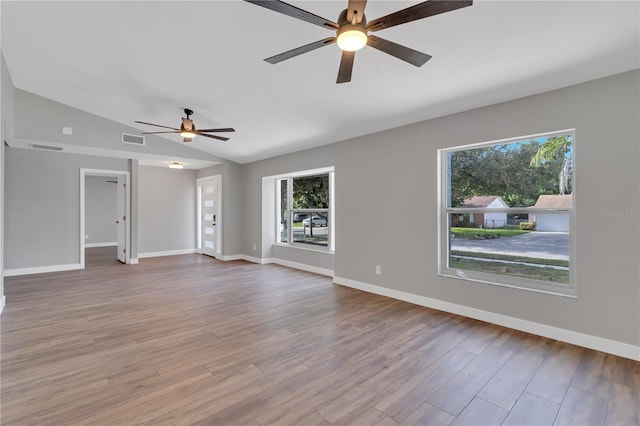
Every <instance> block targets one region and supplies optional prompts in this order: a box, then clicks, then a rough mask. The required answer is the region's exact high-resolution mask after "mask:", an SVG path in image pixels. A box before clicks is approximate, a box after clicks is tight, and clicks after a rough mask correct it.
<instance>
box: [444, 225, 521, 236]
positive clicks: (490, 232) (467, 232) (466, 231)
mask: <svg viewBox="0 0 640 426" xmlns="http://www.w3.org/2000/svg"><path fill="white" fill-rule="evenodd" d="M529 232H531V231H521V230H519V229H480V228H456V227H452V228H451V233H452V234H453V235H455V237H456V238H475V237H476V236H477V235H480V236H485V235H486V236H494V237H497V236H498V235H499V236H500V238H509V237H515V236H516V235H522V234H528V233H529Z"/></svg>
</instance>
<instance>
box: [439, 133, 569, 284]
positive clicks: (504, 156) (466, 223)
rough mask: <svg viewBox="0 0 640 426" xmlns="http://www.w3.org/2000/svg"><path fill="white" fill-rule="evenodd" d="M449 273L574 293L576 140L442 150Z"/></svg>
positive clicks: (563, 137)
mask: <svg viewBox="0 0 640 426" xmlns="http://www.w3.org/2000/svg"><path fill="white" fill-rule="evenodd" d="M441 161H442V162H443V163H444V167H443V168H442V170H443V176H442V177H441V178H442V181H443V182H444V185H443V190H442V196H443V200H442V202H441V205H442V206H443V211H442V226H441V232H443V233H445V235H443V236H442V237H443V238H441V241H444V242H445V243H446V247H443V250H441V253H443V258H442V259H441V260H440V262H441V270H442V272H444V273H445V274H451V275H455V276H457V277H461V278H471V279H477V280H482V281H489V282H494V283H498V284H507V285H516V286H523V287H531V288H545V289H546V288H549V287H566V288H568V287H570V284H571V280H570V272H571V271H570V264H571V244H570V242H571V217H572V214H573V205H574V204H573V194H572V193H573V185H574V182H573V133H572V132H566V133H560V134H553V135H550V136H544V137H533V138H523V139H519V140H512V141H508V142H505V143H489V144H480V145H475V146H466V147H463V148H453V149H449V150H442V151H441Z"/></svg>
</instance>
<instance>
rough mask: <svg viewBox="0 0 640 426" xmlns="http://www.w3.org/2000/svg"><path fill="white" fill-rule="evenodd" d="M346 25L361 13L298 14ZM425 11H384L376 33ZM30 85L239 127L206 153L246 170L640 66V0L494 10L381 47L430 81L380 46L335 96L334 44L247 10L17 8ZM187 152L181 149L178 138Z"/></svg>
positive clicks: (8, 28) (324, 8)
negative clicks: (396, 15)
mask: <svg viewBox="0 0 640 426" xmlns="http://www.w3.org/2000/svg"><path fill="white" fill-rule="evenodd" d="M291 3H292V4H294V5H296V6H298V7H301V8H304V9H307V10H309V11H311V12H312V13H315V14H317V15H320V16H322V17H325V18H327V19H330V20H333V21H335V20H337V17H338V14H339V12H340V11H341V10H342V9H344V8H345V7H346V3H347V1H346V0H344V1H291ZM416 3H419V2H418V1H372V0H370V1H369V3H368V4H367V8H366V11H365V13H366V16H367V19H369V20H371V19H374V18H377V17H380V16H383V15H386V14H388V13H391V12H394V11H396V10H399V9H402V8H405V7H408V6H411V5H413V4H416ZM0 7H1V10H0V12H1V14H2V39H1V40H2V49H3V52H4V55H5V58H6V60H7V64H8V67H9V70H10V73H11V76H12V78H13V81H14V84H15V85H16V87H18V88H20V89H23V90H27V91H30V92H33V93H36V94H38V95H41V96H44V97H47V98H50V99H53V100H55V101H58V102H61V103H64V104H67V105H70V106H72V107H75V108H79V109H81V110H84V111H87V112H90V113H92V114H96V115H98V116H101V117H104V118H107V119H110V120H114V121H116V122H119V123H122V124H126V125H128V126H134V127H137V128H138V129H140V131H152V128H149V127H148V126H144V125H138V124H134V120H141V121H147V122H152V123H158V124H163V125H168V126H172V127H176V126H179V124H180V117H181V116H182V115H183V113H182V110H183V109H184V108H185V107H189V108H191V109H193V110H194V111H195V114H194V115H193V116H192V118H193V119H194V122H195V123H196V125H197V127H198V128H209V127H234V128H235V129H236V133H233V134H227V136H228V135H231V140H230V141H228V142H218V141H214V140H210V139H206V138H202V137H200V138H196V139H195V140H194V141H193V142H192V143H191V144H192V146H193V148H195V149H198V150H201V151H205V152H208V153H210V154H213V155H216V156H219V157H222V158H226V159H229V160H232V161H235V162H238V163H247V162H251V161H256V160H260V159H264V158H269V157H273V156H276V155H281V154H286V153H289V152H293V151H298V150H302V149H306V148H310V147H314V146H319V145H324V144H329V143H333V142H337V141H341V140H345V139H348V138H352V137H356V136H361V135H365V134H370V133H374V132H377V131H381V130H385V129H389V128H393V127H398V126H401V125H405V124H409V123H413V122H417V121H422V120H425V119H429V118H433V117H437V116H442V115H446V114H450V113H455V112H459V111H464V110H468V109H470V108H474V107H480V106H484V105H489V104H494V103H497V102H501V101H505V100H510V99H514V98H519V97H523V96H527V95H531V94H535V93H539V92H543V91H548V90H552V89H556V88H560V87H564V86H568V85H571V84H576V83H580V82H583V81H588V80H591V79H595V78H599V77H604V76H607V75H612V74H616V73H619V72H624V71H628V70H631V69H635V68H639V67H640V53H639V52H640V32H639V19H640V18H639V16H640V3H639V2H637V1H624V2H613V1H585V2H582V1H566V2H565V1H519V0H512V1H484V0H476V1H475V2H474V4H473V6H471V7H466V8H463V9H459V10H456V11H453V12H449V13H445V14H442V15H437V16H432V17H429V18H426V19H423V20H419V21H415V22H411V23H408V24H405V25H401V26H397V27H393V28H389V29H386V30H383V31H380V32H379V33H376V35H378V36H380V37H384V38H386V39H389V40H392V41H394V42H396V43H400V44H404V45H406V46H408V47H411V48H414V49H416V50H420V51H423V52H425V53H428V54H430V55H432V56H433V58H432V59H431V60H430V61H429V62H427V63H426V64H425V65H424V66H422V67H421V68H415V67H413V66H412V65H409V64H407V63H404V62H402V61H399V60H397V59H396V58H394V57H391V56H389V55H386V54H384V53H382V52H380V51H377V50H375V49H372V48H369V47H365V48H364V49H363V50H361V51H359V52H357V54H356V58H355V65H354V70H353V79H352V81H351V83H345V84H340V85H338V84H336V83H335V80H336V76H337V72H338V65H339V62H340V51H339V49H338V47H337V46H335V45H332V46H327V47H323V48H321V49H318V50H315V51H313V52H309V53H306V54H304V55H301V56H298V57H296V58H293V59H291V60H288V61H285V62H282V63H280V64H277V65H271V64H269V63H266V62H264V61H263V59H264V58H267V57H269V56H272V55H275V54H278V53H281V52H284V51H286V50H290V49H292V48H295V47H298V46H301V45H304V44H307V43H311V42H313V41H316V40H320V39H322V38H325V37H330V36H332V35H333V33H332V32H331V31H327V30H325V29H323V28H321V27H318V26H315V25H312V24H309V23H307V22H303V21H299V20H296V19H293V18H290V17H288V16H284V15H281V14H278V13H275V12H272V11H270V10H267V9H265V8H262V7H258V6H255V5H252V4H249V3H246V2H243V1H240V0H236V1H209V2H204V1H196V2H187V1H172V2H154V1H141V2H136V1H105V2H98V1H69V2H57V1H45V2H32V1H16V2H13V1H4V0H3V1H2V2H1V3H0ZM159 130H161V129H159ZM172 140H173V141H175V142H176V143H182V142H181V139H180V138H179V137H176V138H175V139H172Z"/></svg>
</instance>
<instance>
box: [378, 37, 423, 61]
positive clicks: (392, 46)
mask: <svg viewBox="0 0 640 426" xmlns="http://www.w3.org/2000/svg"><path fill="white" fill-rule="evenodd" d="M367 44H368V45H369V46H371V47H373V48H374V49H378V50H380V51H381V52H384V53H388V54H389V55H391V56H395V57H396V58H398V59H402V60H403V61H405V62H409V63H410V64H411V65H415V66H416V67H420V66H422V65H424V63H425V62H427V61H428V60H429V59H431V55H427V54H426V53H422V52H418V51H417V50H413V49H411V48H408V47H406V46H403V45H401V44H398V43H394V42H392V41H389V40H385V39H383V38H380V37H376V36H374V35H371V34H370V35H369V37H368V40H367Z"/></svg>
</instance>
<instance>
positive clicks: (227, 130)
mask: <svg viewBox="0 0 640 426" xmlns="http://www.w3.org/2000/svg"><path fill="white" fill-rule="evenodd" d="M198 132H214V133H217V132H235V129H232V128H231V127H227V128H224V129H198Z"/></svg>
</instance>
